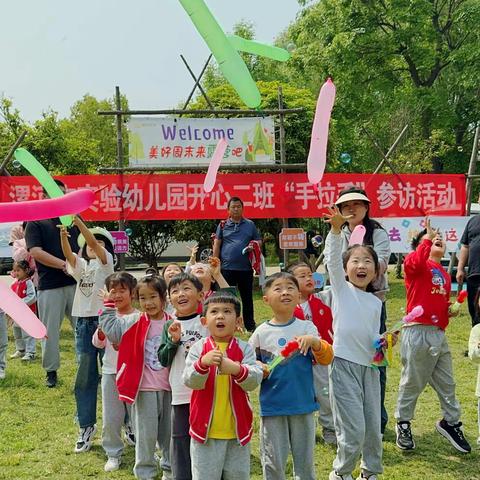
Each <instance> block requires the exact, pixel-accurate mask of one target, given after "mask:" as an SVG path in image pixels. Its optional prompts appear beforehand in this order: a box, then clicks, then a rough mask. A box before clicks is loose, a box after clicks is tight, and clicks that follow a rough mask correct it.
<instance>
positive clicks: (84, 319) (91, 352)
mask: <svg viewBox="0 0 480 480" xmlns="http://www.w3.org/2000/svg"><path fill="white" fill-rule="evenodd" d="M73 224H74V225H75V226H77V227H78V229H79V230H80V234H81V235H80V236H79V237H78V245H79V247H80V248H82V256H81V257H80V256H78V255H76V254H75V253H73V252H72V249H71V247H70V243H69V242H68V231H67V228H66V227H64V226H61V227H60V240H61V245H62V251H63V254H64V256H65V259H66V261H67V272H68V273H69V274H70V275H72V277H73V278H74V279H75V280H76V281H77V288H76V290H75V297H74V300H73V308H72V315H73V316H75V317H77V324H76V328H75V349H76V353H77V361H78V369H77V376H76V378H75V389H74V390H75V401H76V404H77V419H78V423H79V426H80V432H79V435H78V439H77V442H76V445H75V449H74V451H75V453H82V452H87V451H88V450H90V447H91V446H92V441H93V436H94V435H95V432H96V431H97V426H96V421H97V389H98V380H99V376H98V357H99V356H100V355H101V354H102V352H101V351H100V350H99V349H98V348H96V347H94V346H93V344H92V337H93V334H94V333H95V330H96V329H97V326H98V310H99V308H100V307H101V306H102V302H101V300H100V298H99V297H98V293H99V292H100V290H101V289H102V287H103V285H104V284H105V279H106V278H107V277H108V275H110V274H111V273H113V238H112V236H111V235H110V233H109V232H108V231H107V230H105V229H104V228H100V227H94V228H92V229H91V230H89V229H88V228H87V227H86V226H85V224H84V223H83V222H82V221H81V220H80V218H78V217H74V220H73ZM85 244H86V245H85Z"/></svg>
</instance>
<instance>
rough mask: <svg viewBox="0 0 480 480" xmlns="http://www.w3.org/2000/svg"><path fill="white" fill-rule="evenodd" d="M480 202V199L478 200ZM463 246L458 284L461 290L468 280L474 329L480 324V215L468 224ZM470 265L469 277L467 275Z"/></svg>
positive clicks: (459, 255) (475, 216) (460, 254)
mask: <svg viewBox="0 0 480 480" xmlns="http://www.w3.org/2000/svg"><path fill="white" fill-rule="evenodd" d="M478 201H479V202H480V197H479V199H478ZM460 243H461V244H462V246H461V248H460V253H459V254H458V267H457V283H458V288H459V289H460V288H461V285H462V284H463V282H464V280H465V278H466V280H467V292H468V311H469V313H470V317H472V327H473V326H474V325H476V324H477V323H479V322H480V319H479V318H478V317H477V315H476V313H475V310H476V309H475V302H474V300H475V295H476V294H477V291H478V288H479V287H480V215H474V216H473V217H472V218H470V220H469V221H468V223H467V226H466V227H465V230H464V232H463V235H462V238H461V240H460ZM465 265H468V275H466V273H465Z"/></svg>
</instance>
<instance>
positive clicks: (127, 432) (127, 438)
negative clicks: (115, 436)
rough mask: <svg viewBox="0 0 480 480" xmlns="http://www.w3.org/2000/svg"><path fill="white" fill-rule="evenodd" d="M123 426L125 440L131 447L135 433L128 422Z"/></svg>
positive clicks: (133, 443)
mask: <svg viewBox="0 0 480 480" xmlns="http://www.w3.org/2000/svg"><path fill="white" fill-rule="evenodd" d="M124 428H125V441H126V442H127V445H130V446H132V447H134V446H135V434H134V433H133V428H132V426H131V425H130V424H126V425H125V426H124Z"/></svg>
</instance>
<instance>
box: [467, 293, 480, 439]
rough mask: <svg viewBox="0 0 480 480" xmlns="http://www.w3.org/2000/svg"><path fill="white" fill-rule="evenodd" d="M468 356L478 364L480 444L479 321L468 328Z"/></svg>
mask: <svg viewBox="0 0 480 480" xmlns="http://www.w3.org/2000/svg"><path fill="white" fill-rule="evenodd" d="M475 310H476V314H477V317H478V314H479V313H480V290H478V291H477V294H476V295H475ZM468 356H469V357H470V360H472V362H474V363H476V364H478V365H479V367H478V371H477V388H476V390H475V395H476V396H477V412H478V413H477V415H478V417H477V418H478V420H477V422H478V431H479V435H478V438H477V445H480V323H479V324H477V325H475V326H474V327H473V328H472V330H470V339H469V341H468Z"/></svg>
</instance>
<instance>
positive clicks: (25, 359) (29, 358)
mask: <svg viewBox="0 0 480 480" xmlns="http://www.w3.org/2000/svg"><path fill="white" fill-rule="evenodd" d="M32 360H35V354H34V353H33V352H27V353H26V354H25V355H24V356H23V357H22V362H31V361H32Z"/></svg>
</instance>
